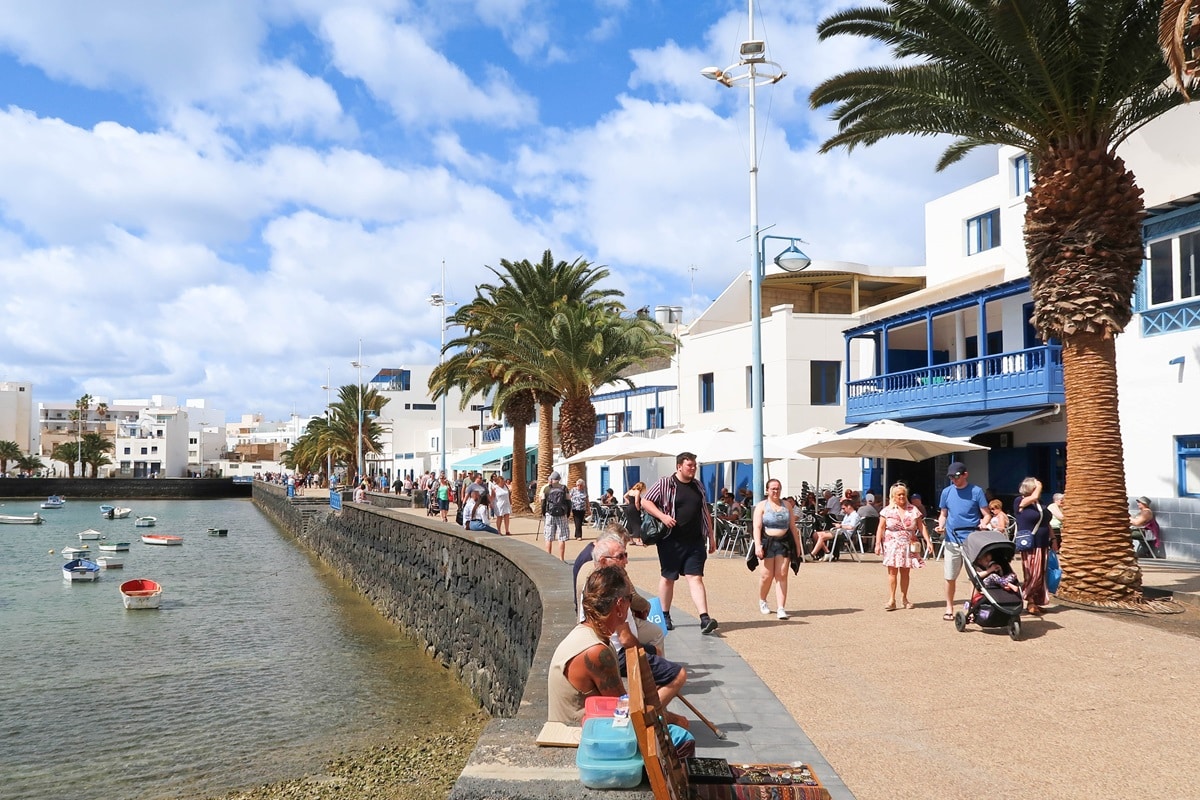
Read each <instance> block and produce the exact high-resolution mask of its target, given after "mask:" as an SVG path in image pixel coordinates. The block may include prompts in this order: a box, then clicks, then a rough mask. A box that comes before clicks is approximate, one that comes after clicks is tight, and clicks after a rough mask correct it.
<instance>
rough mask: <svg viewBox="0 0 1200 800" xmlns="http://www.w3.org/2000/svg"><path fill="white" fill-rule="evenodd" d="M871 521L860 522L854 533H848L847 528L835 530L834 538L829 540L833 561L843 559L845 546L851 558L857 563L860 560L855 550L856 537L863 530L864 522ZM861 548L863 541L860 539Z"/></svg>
mask: <svg viewBox="0 0 1200 800" xmlns="http://www.w3.org/2000/svg"><path fill="white" fill-rule="evenodd" d="M869 521H870V520H863V521H861V522H859V523H858V525H856V526H855V528H854V530H852V531H848V530H846V529H845V528H840V527H838V528H833V538H832V539H830V540H829V552H830V553H831V554H832V560H833V561H837V560H838V559H839V558H840V557H841V554H842V549H843V545H845V550H846V552H848V553H849V554H850V557H851V558H853V559H854V560H855V561H858V560H859V558H858V553H857V552H855V550H854V537H855V536H857V535H858V532H859V530H860V529H861V528H862V524H863V522H869ZM859 547H860V549H861V547H862V539H859Z"/></svg>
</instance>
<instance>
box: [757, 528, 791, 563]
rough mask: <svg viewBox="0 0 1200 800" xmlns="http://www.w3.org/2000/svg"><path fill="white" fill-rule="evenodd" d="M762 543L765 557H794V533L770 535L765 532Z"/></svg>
mask: <svg viewBox="0 0 1200 800" xmlns="http://www.w3.org/2000/svg"><path fill="white" fill-rule="evenodd" d="M762 545H763V559H768V558H778V557H779V556H783V557H784V558H791V557H792V535H791V534H790V533H787V534H784V535H783V536H768V535H767V534H765V533H764V534H763V537H762Z"/></svg>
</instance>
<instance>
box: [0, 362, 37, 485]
mask: <svg viewBox="0 0 1200 800" xmlns="http://www.w3.org/2000/svg"><path fill="white" fill-rule="evenodd" d="M0 441H2V442H16V444H17V447H19V448H21V452H22V453H31V452H33V444H34V415H33V384H32V383H25V382H22V381H0ZM12 467H13V465H12V464H9V468H10V469H11V468H12Z"/></svg>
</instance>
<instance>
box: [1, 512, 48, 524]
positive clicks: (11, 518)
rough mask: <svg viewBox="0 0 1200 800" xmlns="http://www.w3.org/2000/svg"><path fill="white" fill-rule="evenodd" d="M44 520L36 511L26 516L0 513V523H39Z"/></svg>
mask: <svg viewBox="0 0 1200 800" xmlns="http://www.w3.org/2000/svg"><path fill="white" fill-rule="evenodd" d="M44 521H45V520H43V519H42V515H41V514H39V513H37V512H36V511H35V512H34V513H32V514H30V515H28V516H22V515H20V514H0V525H41V524H42V523H43V522H44Z"/></svg>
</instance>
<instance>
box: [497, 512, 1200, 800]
mask: <svg viewBox="0 0 1200 800" xmlns="http://www.w3.org/2000/svg"><path fill="white" fill-rule="evenodd" d="M536 527H537V521H536V520H528V519H522V520H517V521H515V522H514V525H513V530H514V535H516V536H518V537H519V538H520V539H521V540H524V541H528V542H530V543H531V544H535V545H536V546H539V547H544V544H543V543H542V542H541V541H540V540H535V534H534V531H535V530H536ZM595 534H596V531H595V530H594V529H591V528H588V529H586V531H585V535H586V536H588V537H594V536H595ZM588 540H589V539H585V540H584V541H582V542H576V541H574V540H573V541H571V542H569V543H568V547H567V557H568V559H571V560H573V559H574V556H575V555H576V554H577V553H578V552H579V550H580V549H581V548H582V546H583V545H584V544H586V543H587V541H588ZM630 554H631V558H630V562H629V571H630V574H631V575H632V576H633V578H634V582H635V583H636V584H637V585H638V586H639V587H640V588H642V589H644V590H647V591H649V592H652V593H653V592H656V591H657V586H658V562H657V556H656V553H655V552H654V549H653V548H646V549H640V548H630ZM1144 566H1145V565H1144ZM1183 575H1184V577H1189V578H1194V577H1195V575H1196V572H1191V573H1185V574H1183ZM1180 579H1181V578H1180ZM1171 580H1177V579H1176V578H1173V577H1172V576H1171V575H1169V574H1168V575H1167V576H1166V577H1165V578H1163V579H1161V580H1158V581H1157V584H1158V585H1168V584H1169V583H1170V581H1171ZM705 583H706V586H707V592H708V603H709V609H710V612H711V613H712V614H713V616H715V617H716V618H717V619H718V620H719V621H720V630H719V635H720V636H722V637H724V639H725V640H726V642H727V643H728V644H729V645H730V646H732V647H733V648H734V649H735V650H736V651H737V652H738V653H739V654H741V656H742V657H743V658H744V659H745V660H746V661H747V663H749V664H750V666H751V667H752V668H753V669H754V670H755V672H756V673H758V675H760V676H761V677H762V679H763V680H764V681H765V682H766V683H767V685H768V686H770V687H771V689H772V691H774V692H775V694H776V695H777V696H778V697H779V698H780V700H781V701H782V702H783V704H784V705H785V706H786V708H787V709H788V711H789V712H790V713H791V714H792V716H793V717H794V718H795V719H796V721H797V722H798V723H799V724H800V726H801V727H802V728H803V729H804V731H805V733H807V734H808V736H809V738H811V739H812V741H813V743H814V744H816V746H817V747H818V748H819V749H820V750H821V752H822V753H823V754H824V755H825V757H826V758H827V759H828V760H829V762H830V764H832V765H833V767H834V768H835V769H836V770H837V772H838V773H839V774H840V775H841V777H842V779H843V780H844V781H845V782H846V784H847V786H848V787H849V788H850V789H851V790H852V791H853V792H854V794H855V796H856V797H857V798H859V800H884V799H885V798H887V799H889V800H896V799H897V798H914V799H915V798H920V799H921V800H928V799H929V798H934V799H936V800H943V799H944V800H952V799H953V798H978V797H981V796H985V795H986V796H1002V797H1028V798H1056V800H1070V799H1071V798H1079V799H1080V800H1084V799H1085V798H1086V800H1094V798H1097V797H1113V798H1116V797H1121V798H1126V797H1129V798H1132V797H1162V798H1200V763H1198V761H1197V759H1196V758H1195V749H1196V742H1197V741H1198V733H1197V731H1198V729H1200V681H1197V680H1196V679H1195V673H1196V670H1197V668H1198V667H1200V638H1197V636H1196V633H1197V631H1200V625H1197V618H1198V617H1200V612H1197V611H1196V610H1195V609H1188V611H1187V614H1186V615H1184V616H1181V617H1179V618H1174V619H1171V620H1168V621H1165V622H1161V621H1159V620H1156V619H1150V620H1146V619H1141V620H1132V619H1131V618H1130V617H1129V616H1128V615H1118V614H1101V613H1095V612H1088V611H1082V610H1078V609H1073V608H1067V607H1064V606H1054V605H1052V606H1051V608H1050V609H1049V610H1048V612H1047V613H1046V614H1045V616H1043V617H1040V618H1033V617H1028V616H1027V617H1024V618H1023V623H1024V629H1023V635H1022V637H1021V639H1020V640H1019V641H1012V640H1011V639H1010V638H1009V636H1008V635H1007V633H1006V632H1005V631H1003V630H996V631H984V630H982V629H980V628H978V627H976V626H969V627H968V628H967V630H966V631H965V632H963V633H958V632H957V631H956V630H955V629H954V624H953V623H952V622H945V621H943V620H942V610H943V599H942V598H943V594H944V587H945V581H944V579H943V577H942V563H941V562H930V563H929V564H928V565H926V567H925V568H924V569H919V570H914V571H913V572H912V587H911V589H910V591H909V599H910V600H911V601H912V602H913V603H915V604H916V608H915V609H912V610H904V609H901V610H897V611H890V612H885V611H884V610H883V606H884V603H885V601H886V599H887V576H886V570H885V569H884V567H883V566H882V565H881V564H880V563H879V559H878V558H877V557H875V556H867V557H865V558H864V559H863V562H862V563H854V562H853V561H851V560H849V559H848V558H845V557H843V559H842V560H841V561H839V562H835V563H817V564H805V565H804V566H803V567H802V568H801V570H800V574H799V576H793V577H792V579H791V581H790V585H789V596H788V602H787V610H788V611H789V613H790V614H791V619H790V620H788V621H779V620H777V619H776V618H775V617H774V615H772V616H769V617H767V616H763V615H761V614H760V613H759V611H758V598H757V587H758V579H757V576H756V575H755V574H752V573H750V572H749V571H748V570H747V569H746V566H745V563H744V562H743V561H742V560H741V559H739V558H734V559H726V558H710V559H709V562H708V565H707V568H706V579H705ZM1153 583H1155V581H1153V580H1151V579H1150V578H1148V579H1147V584H1153ZM966 586H967V583H966V579H965V576H964V577H963V578H962V579H960V581H959V584H958V598H959V600H960V601H961V599H962V598H963V594H964V593H965V591H966ZM769 602H770V605H771V608H772V609H774V608H775V597H774V592H773V591H772V594H771V596H770V599H769ZM675 605H676V606H678V607H679V608H681V609H683V610H685V611H687V612H688V613H691V614H695V613H696V609H695V607H694V606H693V604H692V601H691V597H690V596H689V593H688V591H687V589H686V586H685V585H683V584H682V582H681V584H680V585H679V586H678V587H677V591H676V597H675ZM1185 617H1186V618H1185ZM671 635H672V636H698V635H700V634H699V632H698V630H697V629H696V628H694V627H687V628H680V629H678V630H676V631H675V632H674V633H672V634H671ZM668 647H669V640H668Z"/></svg>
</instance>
